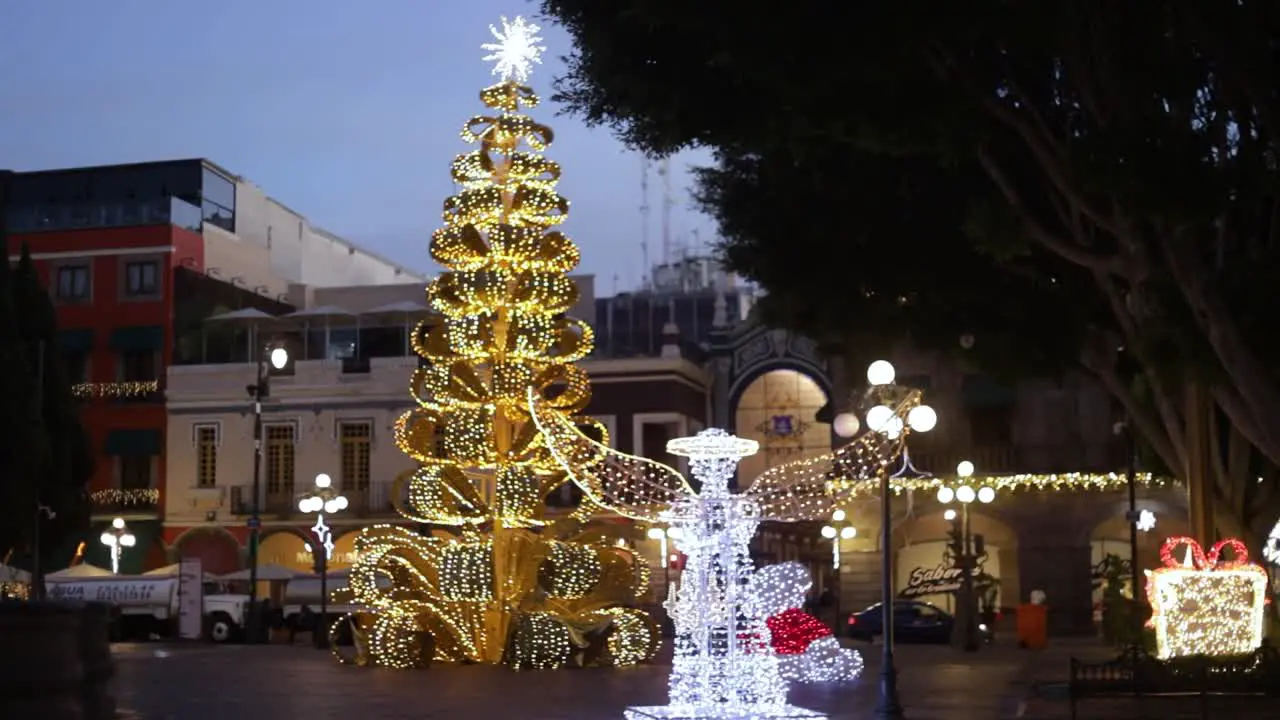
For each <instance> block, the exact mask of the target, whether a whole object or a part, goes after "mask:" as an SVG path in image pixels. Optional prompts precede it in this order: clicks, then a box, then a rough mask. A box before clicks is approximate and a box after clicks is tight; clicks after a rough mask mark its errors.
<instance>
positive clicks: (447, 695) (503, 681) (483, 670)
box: [117, 645, 1026, 720]
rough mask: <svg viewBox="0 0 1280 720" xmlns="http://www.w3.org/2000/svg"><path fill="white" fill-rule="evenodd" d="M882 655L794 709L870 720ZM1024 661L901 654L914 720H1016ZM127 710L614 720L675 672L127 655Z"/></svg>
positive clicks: (257, 650)
mask: <svg viewBox="0 0 1280 720" xmlns="http://www.w3.org/2000/svg"><path fill="white" fill-rule="evenodd" d="M878 650H879V648H878V647H876V648H872V647H868V646H862V651H863V654H864V656H865V659H866V662H867V667H866V669H865V670H864V673H863V676H862V677H861V678H859V680H858V681H857V682H855V683H854V684H852V685H846V686H830V685H828V686H821V685H818V686H801V687H798V688H796V689H795V690H794V691H793V692H792V695H791V701H792V702H793V703H795V704H796V705H799V706H801V707H807V708H811V709H813V710H818V711H821V712H826V713H828V714H829V715H830V717H831V718H832V719H833V720H862V719H864V718H870V717H871V715H872V710H873V708H874V707H875V698H876V677H877V673H878V671H879V662H878V661H879V656H878ZM1025 656H1026V653H1024V652H1020V651H1018V650H1016V649H1014V648H1010V647H992V648H987V649H985V650H984V651H982V652H979V653H976V654H972V655H968V654H963V653H958V652H956V651H954V650H952V649H951V648H949V647H920V646H905V647H903V648H901V649H900V651H899V656H898V663H897V664H898V667H899V669H900V671H901V680H900V689H901V694H902V699H903V703H904V705H905V706H906V708H907V717H908V718H910V720H997V719H999V718H1008V717H1012V713H1013V710H1014V709H1015V708H1016V706H1017V702H1016V698H1015V697H1011V696H1010V695H1009V692H1010V689H1011V688H1013V689H1016V688H1017V685H1016V681H1017V679H1018V678H1019V677H1020V673H1021V671H1022V667H1023V663H1024V662H1025ZM117 657H118V660H119V662H118V664H119V668H120V678H119V684H118V690H119V697H120V704H121V707H122V708H125V709H128V710H130V711H132V713H133V715H132V716H133V717H138V718H145V719H146V720H168V719H173V720H205V719H210V720H212V719H215V718H233V719H234V720H258V719H259V718H262V719H264V720H265V719H267V718H271V719H273V720H274V719H275V718H307V720H320V719H322V718H342V719H343V720H392V719H394V718H422V719H431V718H440V719H441V720H445V719H447V720H468V719H470V718H476V719H479V720H485V719H488V718H493V719H494V720H508V719H510V720H588V719H589V720H605V719H608V718H621V717H622V710H623V708H625V707H626V706H628V705H636V704H640V705H643V704H663V703H664V702H665V701H666V683H667V673H668V670H669V667H667V666H665V665H651V666H645V667H639V668H632V669H628V670H605V669H591V670H576V671H574V670H564V671H552V672H519V673H517V672H512V671H510V670H507V669H504V668H495V667H485V666H471V667H445V666H440V667H434V668H431V669H429V670H425V671H417V672H394V671H389V670H373V669H367V668H355V667H346V666H340V665H337V664H336V663H335V662H333V661H332V660H331V659H330V658H329V657H328V654H327V653H324V652H321V651H317V650H313V649H310V648H304V647H302V646H295V647H278V646H275V647H273V646H268V647H234V646H232V647H218V648H212V647H209V646H199V645H197V646H190V647H185V648H184V647H175V648H156V647H153V646H130V647H122V648H119V649H118V652H117Z"/></svg>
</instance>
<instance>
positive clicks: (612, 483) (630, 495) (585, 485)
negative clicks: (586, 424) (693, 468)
mask: <svg viewBox="0 0 1280 720" xmlns="http://www.w3.org/2000/svg"><path fill="white" fill-rule="evenodd" d="M529 413H530V415H532V416H533V421H534V422H535V423H537V425H538V430H539V431H541V435H542V438H541V441H542V442H543V443H545V444H546V447H547V449H548V450H549V451H550V452H551V454H552V456H554V457H555V459H556V461H557V462H559V463H560V465H561V467H563V468H564V469H565V472H566V473H568V475H569V477H570V478H571V479H572V480H573V481H574V482H575V483H577V484H578V486H579V487H581V488H582V490H583V492H585V493H586V494H587V495H588V496H589V497H590V499H591V500H592V501H593V502H595V503H597V504H598V505H600V506H602V507H604V508H606V509H607V510H610V511H612V512H615V513H617V514H619V515H622V516H623V517H629V518H634V519H636V520H647V521H650V522H659V521H660V520H661V519H662V515H663V514H664V513H666V512H667V511H668V510H669V509H670V508H671V506H672V505H673V504H678V503H681V502H684V501H687V500H691V499H693V498H694V497H695V495H696V494H695V493H694V491H693V488H691V487H689V483H688V482H686V481H685V479H684V476H682V475H681V474H680V472H679V471H678V470H676V469H675V468H673V467H670V466H668V465H663V464H662V463H660V462H654V461H653V460H648V459H645V458H642V457H635V456H634V455H627V454H625V453H620V452H617V451H616V450H613V449H611V448H609V447H606V446H604V445H601V444H600V443H598V442H596V441H594V440H592V439H591V438H589V437H587V436H586V435H583V434H582V432H581V431H580V430H578V427H577V425H575V424H574V423H573V421H572V420H570V419H568V418H566V417H564V416H563V415H562V414H560V413H555V412H550V411H549V409H548V408H546V407H545V406H544V405H543V400H542V398H540V397H538V396H537V395H535V394H534V393H530V394H529Z"/></svg>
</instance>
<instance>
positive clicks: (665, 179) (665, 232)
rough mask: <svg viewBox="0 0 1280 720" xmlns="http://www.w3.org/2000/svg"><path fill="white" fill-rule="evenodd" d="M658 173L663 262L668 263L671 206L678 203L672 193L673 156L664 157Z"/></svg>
mask: <svg viewBox="0 0 1280 720" xmlns="http://www.w3.org/2000/svg"><path fill="white" fill-rule="evenodd" d="M658 175H660V176H662V264H663V265H666V264H668V263H670V262H671V208H673V207H674V206H675V204H676V203H675V199H674V198H673V197H672V195H671V158H665V157H664V158H662V163H661V164H660V165H658Z"/></svg>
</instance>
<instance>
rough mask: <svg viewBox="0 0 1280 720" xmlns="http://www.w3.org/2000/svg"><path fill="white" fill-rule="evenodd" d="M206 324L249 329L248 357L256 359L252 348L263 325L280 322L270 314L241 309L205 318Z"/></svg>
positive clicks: (256, 310)
mask: <svg viewBox="0 0 1280 720" xmlns="http://www.w3.org/2000/svg"><path fill="white" fill-rule="evenodd" d="M205 322H206V323H217V324H219V325H224V326H232V327H244V328H248V329H249V357H250V358H255V357H257V353H255V352H254V351H253V349H254V346H255V345H257V343H258V332H259V330H260V329H261V328H262V326H263V325H271V324H274V323H278V322H280V318H279V317H277V316H275V315H272V314H270V313H266V312H263V311H261V310H259V309H257V308H251V307H249V308H241V309H239V310H232V311H231V312H225V313H220V314H218V315H214V316H212V317H208V318H205Z"/></svg>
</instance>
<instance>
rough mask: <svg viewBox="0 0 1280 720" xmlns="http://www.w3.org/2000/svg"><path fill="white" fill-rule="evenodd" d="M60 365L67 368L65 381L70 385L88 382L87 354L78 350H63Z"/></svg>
mask: <svg viewBox="0 0 1280 720" xmlns="http://www.w3.org/2000/svg"><path fill="white" fill-rule="evenodd" d="M62 365H63V367H65V368H66V370H67V382H68V383H69V384H71V385H79V384H80V383H86V382H89V354H88V353H84V352H80V351H79V350H63V351H62Z"/></svg>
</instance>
